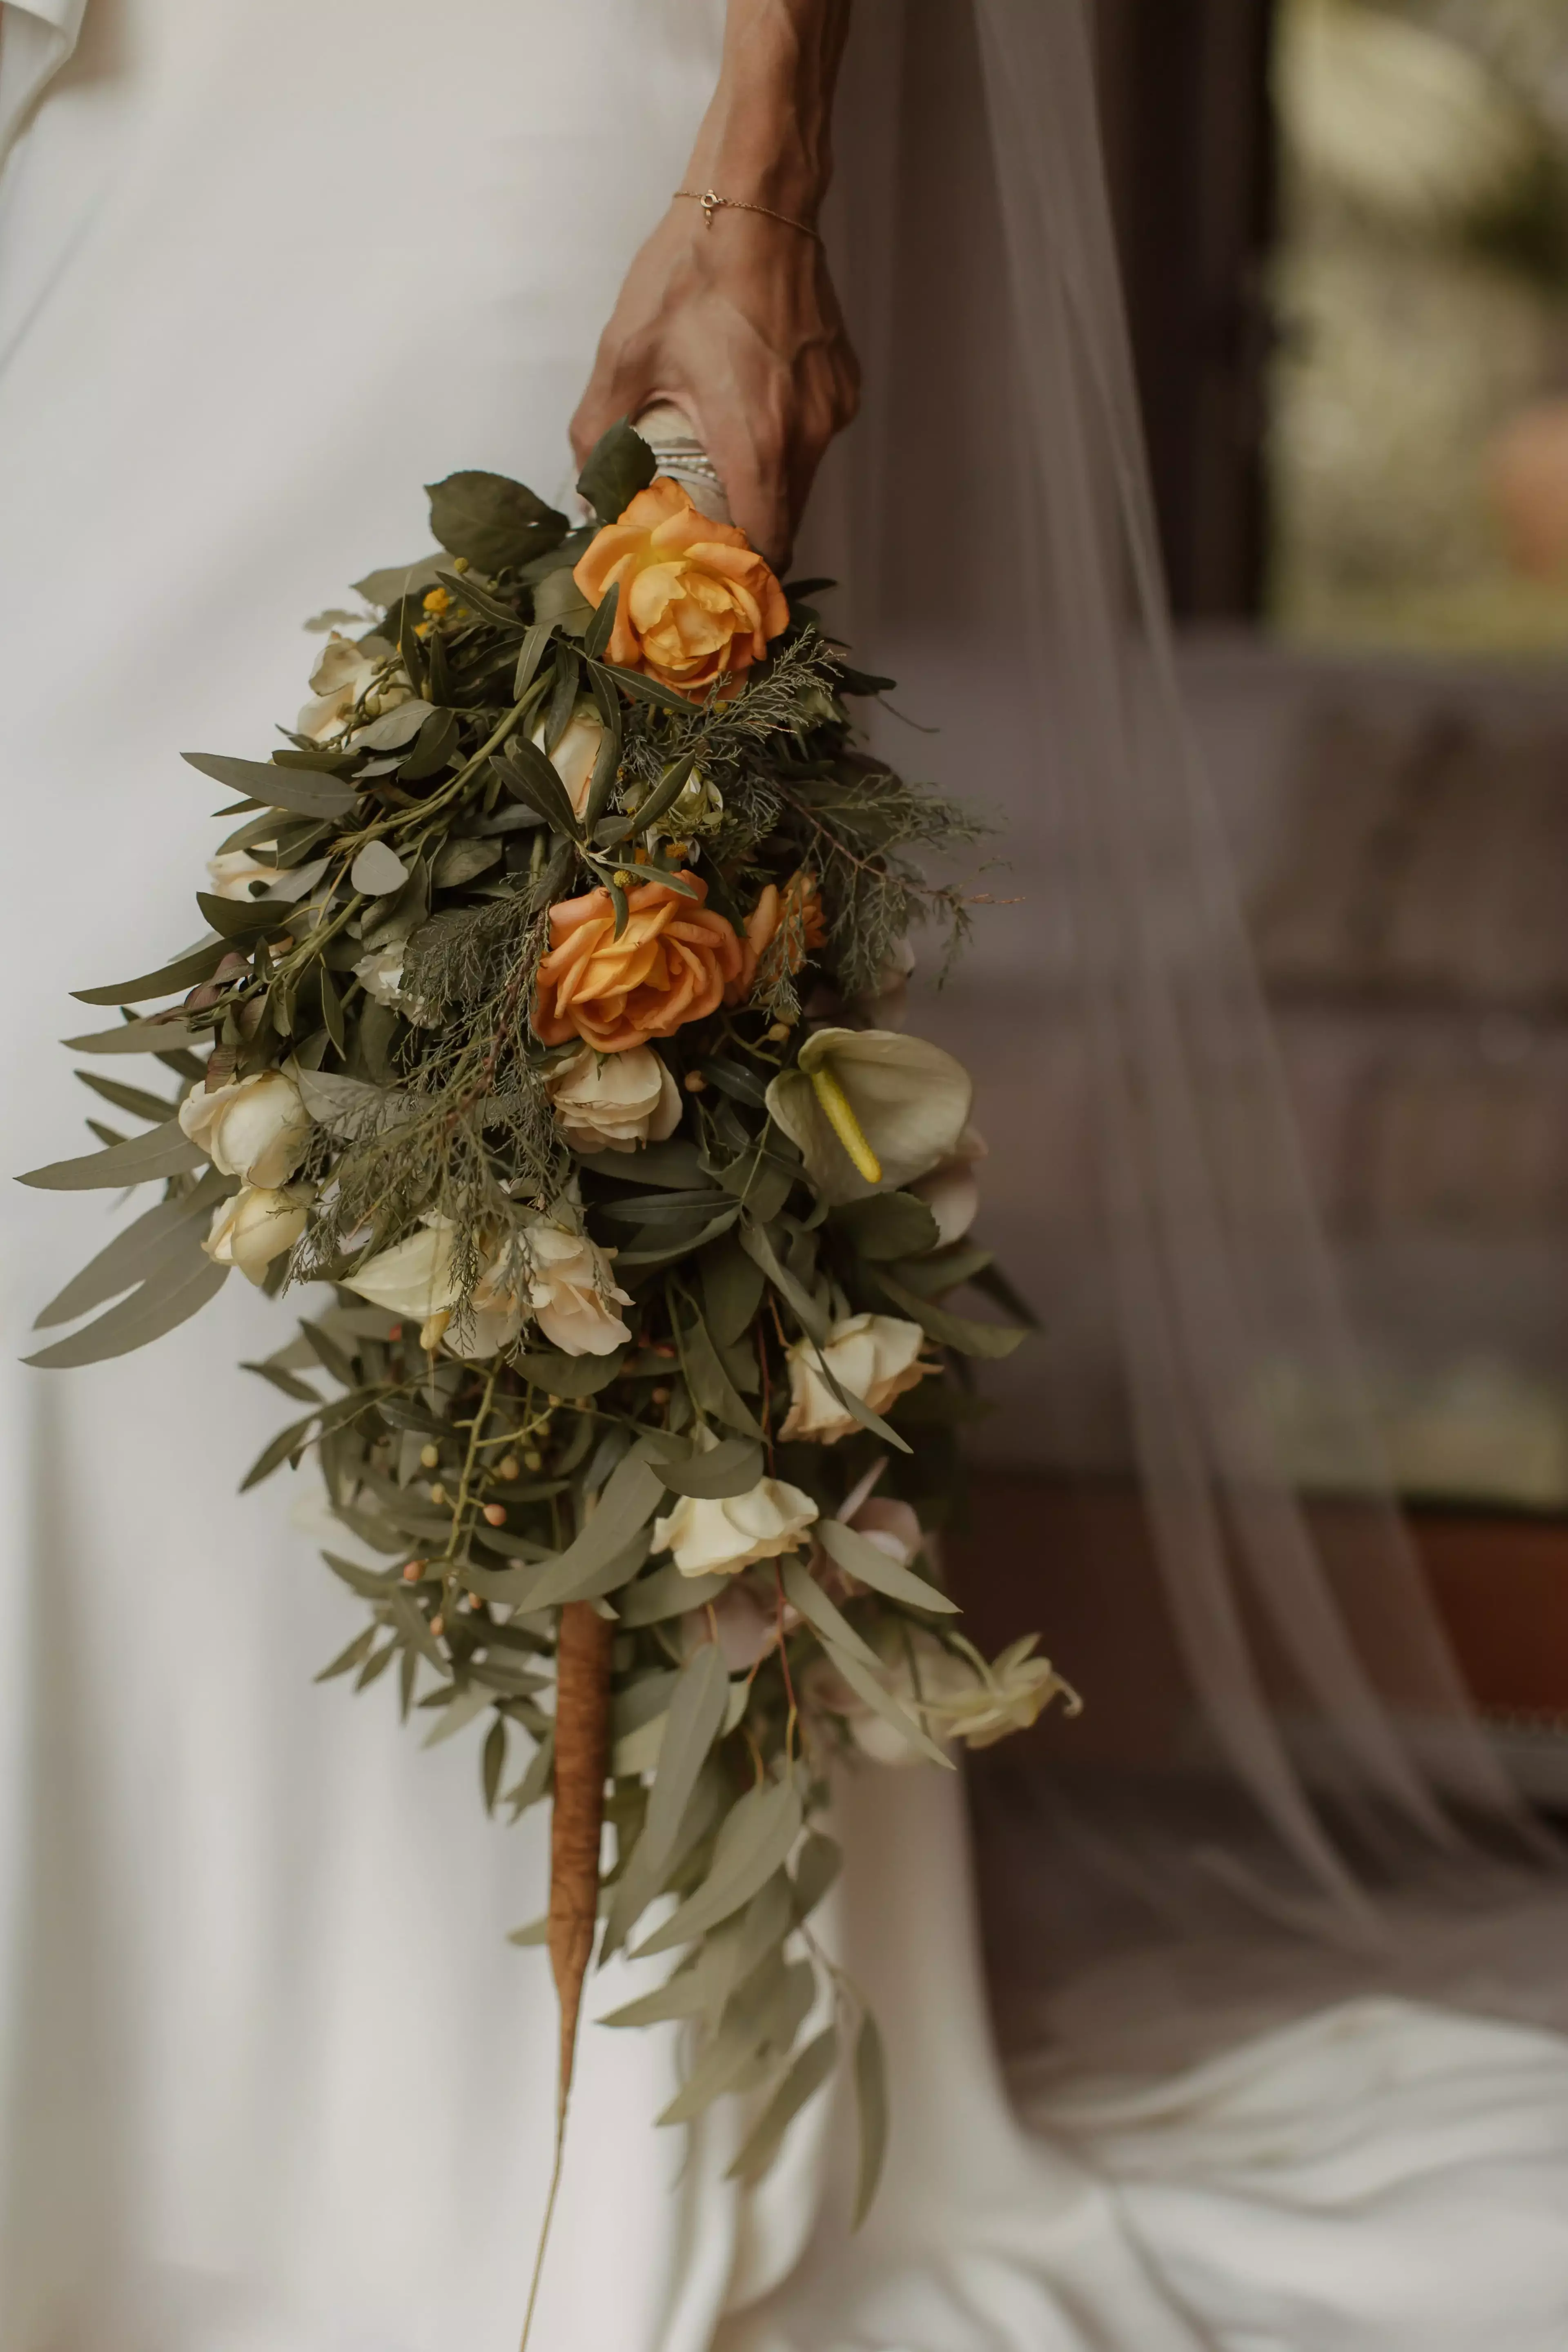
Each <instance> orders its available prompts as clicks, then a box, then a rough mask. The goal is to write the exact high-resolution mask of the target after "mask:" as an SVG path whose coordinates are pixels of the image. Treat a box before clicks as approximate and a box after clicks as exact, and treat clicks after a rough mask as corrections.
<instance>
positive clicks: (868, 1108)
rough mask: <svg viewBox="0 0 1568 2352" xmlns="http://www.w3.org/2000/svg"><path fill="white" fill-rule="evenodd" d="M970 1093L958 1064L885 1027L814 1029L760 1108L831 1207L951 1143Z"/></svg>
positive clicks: (924, 1163)
mask: <svg viewBox="0 0 1568 2352" xmlns="http://www.w3.org/2000/svg"><path fill="white" fill-rule="evenodd" d="M973 1098H974V1087H973V1083H972V1081H971V1079H970V1076H969V1073H968V1071H967V1070H966V1069H965V1068H964V1066H963V1063H962V1062H959V1061H955V1060H954V1058H953V1056H952V1055H951V1054H948V1053H944V1052H943V1050H942V1047H941V1046H940V1045H930V1044H928V1043H927V1041H926V1040H925V1038H923V1037H904V1036H900V1034H898V1033H897V1031H895V1030H892V1029H817V1030H815V1031H814V1032H813V1034H811V1035H810V1036H809V1037H808V1038H807V1039H806V1041H805V1045H803V1046H802V1047H801V1049H800V1059H799V1061H798V1062H797V1064H796V1066H795V1068H794V1069H793V1070H785V1071H784V1073H783V1074H782V1076H779V1077H776V1078H774V1080H773V1083H772V1085H771V1086H770V1087H769V1088H768V1108H769V1110H770V1111H771V1112H772V1114H773V1118H774V1119H775V1120H776V1122H777V1124H778V1125H779V1126H780V1127H782V1128H783V1129H784V1133H785V1134H786V1135H787V1136H788V1137H789V1138H790V1139H791V1140H792V1141H793V1142H795V1143H797V1144H798V1145H799V1146H800V1150H801V1155H802V1157H803V1159H804V1160H805V1167H806V1173H807V1174H808V1175H809V1177H810V1178H811V1181H812V1182H813V1184H814V1185H815V1187H816V1191H817V1192H819V1193H820V1194H821V1195H822V1197H823V1199H824V1200H825V1201H826V1202H828V1203H829V1205H830V1206H833V1205H837V1203H838V1202H843V1201H858V1200H862V1199H864V1198H865V1196H866V1195H867V1194H868V1192H886V1191H888V1190H889V1189H891V1188H893V1187H896V1186H899V1185H903V1184H907V1183H909V1182H910V1179H911V1178H913V1177H916V1176H923V1175H924V1174H925V1173H926V1172H927V1171H928V1170H929V1169H932V1168H934V1167H936V1166H937V1164H938V1162H939V1161H941V1160H946V1159H947V1158H949V1157H950V1156H951V1154H952V1152H953V1151H955V1150H957V1147H958V1139H959V1138H960V1136H961V1135H962V1134H963V1129H964V1126H965V1124H966V1122H967V1120H968V1118H969V1111H970V1106H971V1104H972V1103H973Z"/></svg>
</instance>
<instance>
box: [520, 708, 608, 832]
mask: <svg viewBox="0 0 1568 2352" xmlns="http://www.w3.org/2000/svg"><path fill="white" fill-rule="evenodd" d="M545 725H546V722H545V721H544V720H543V719H541V720H540V722H539V724H538V726H537V727H536V728H535V729H534V730H533V732H532V734H531V736H530V737H529V740H530V742H531V743H532V744H534V745H535V746H536V747H537V749H538V750H540V751H543V750H544V732H545ZM604 740H605V722H604V720H603V719H601V718H600V716H599V714H598V711H597V709H595V706H594V704H593V703H591V702H580V703H579V704H578V705H577V708H576V709H575V710H574V711H573V713H572V716H571V718H570V719H568V720H567V721H566V731H565V733H564V734H563V736H562V738H561V740H560V742H559V743H557V745H556V746H555V749H554V751H552V752H550V753H549V754H548V757H549V761H550V764H551V766H552V768H553V769H554V771H555V772H556V774H557V775H558V776H559V777H560V779H561V781H562V782H563V785H564V786H565V788H566V797H567V799H568V800H569V801H570V802H571V803H572V814H573V815H574V816H581V815H582V814H583V813H584V810H585V809H586V808H587V805H588V787H589V785H590V784H591V783H592V782H593V781H594V762H595V760H596V759H597V758H598V756H599V746H600V744H601V743H602V742H603V741H604Z"/></svg>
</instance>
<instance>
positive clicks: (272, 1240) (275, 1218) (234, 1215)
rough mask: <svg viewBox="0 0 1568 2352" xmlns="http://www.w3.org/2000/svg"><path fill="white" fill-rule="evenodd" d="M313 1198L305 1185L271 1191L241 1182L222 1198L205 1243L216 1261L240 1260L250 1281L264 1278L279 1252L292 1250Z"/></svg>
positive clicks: (241, 1269)
mask: <svg viewBox="0 0 1568 2352" xmlns="http://www.w3.org/2000/svg"><path fill="white" fill-rule="evenodd" d="M309 1207H310V1189H309V1187H308V1186H306V1185H302V1184H295V1185H290V1186H289V1188H288V1189H287V1190H285V1191H280V1192H275V1191H269V1190H268V1189H267V1188H266V1187H265V1186H262V1185H258V1184H243V1185H241V1187H240V1189H239V1191H238V1192H236V1193H234V1194H233V1195H232V1196H231V1198H230V1199H228V1200H226V1201H220V1202H218V1204H217V1207H216V1209H215V1210H214V1211H213V1221H212V1223H211V1225H210V1226H209V1227H208V1229H207V1234H206V1237H205V1240H204V1241H203V1243H202V1247H203V1249H205V1252H206V1254H207V1255H208V1257H210V1258H211V1259H212V1261H213V1263H214V1265H237V1266H238V1268H239V1270H240V1272H241V1274H243V1275H244V1276H245V1278H246V1280H247V1282H257V1283H258V1282H260V1281H261V1280H262V1279H263V1277H264V1276H265V1275H266V1272H267V1269H268V1266H269V1265H271V1263H272V1261H273V1259H274V1258H275V1257H281V1256H282V1255H283V1253H284V1251H285V1250H291V1249H292V1248H293V1246H294V1244H295V1243H296V1242H297V1241H298V1240H299V1238H300V1234H302V1233H303V1232H304V1230H305V1216H306V1212H307V1211H308V1209H309Z"/></svg>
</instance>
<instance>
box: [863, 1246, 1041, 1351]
mask: <svg viewBox="0 0 1568 2352" xmlns="http://www.w3.org/2000/svg"><path fill="white" fill-rule="evenodd" d="M877 1280H878V1283H879V1285H880V1286H881V1288H882V1290H883V1291H884V1292H885V1293H886V1295H887V1297H888V1300H889V1304H890V1305H892V1306H894V1307H899V1308H900V1309H901V1310H902V1312H903V1313H904V1314H906V1315H907V1316H908V1317H909V1318H910V1322H911V1323H918V1324H919V1325H920V1327H921V1330H922V1331H924V1332H925V1333H926V1335H927V1337H928V1338H930V1339H934V1340H935V1341H936V1343H937V1345H938V1346H939V1347H941V1348H956V1349H958V1350H959V1351H960V1353H961V1354H963V1355H965V1356H984V1357H986V1358H988V1359H989V1360H992V1361H995V1360H998V1359H999V1358H1001V1357H1003V1356H1010V1355H1011V1354H1012V1352H1013V1350H1014V1349H1015V1348H1016V1347H1018V1346H1020V1345H1021V1343H1022V1342H1023V1341H1024V1340H1025V1339H1027V1338H1028V1336H1029V1335H1028V1333H1027V1331H1020V1330H1018V1329H1016V1328H1015V1327H1014V1326H1013V1325H1011V1324H1007V1323H975V1322H973V1321H972V1320H971V1319H970V1318H969V1317H968V1316H966V1315H953V1314H951V1313H950V1312H949V1310H948V1309H947V1308H946V1307H936V1306H933V1305H932V1303H931V1300H930V1299H929V1298H922V1297H921V1295H920V1293H919V1292H918V1291H914V1290H910V1288H908V1286H906V1285H905V1284H903V1283H901V1282H899V1281H897V1280H895V1278H894V1276H892V1275H890V1274H889V1272H888V1271H887V1269H886V1267H879V1268H878V1271H877Z"/></svg>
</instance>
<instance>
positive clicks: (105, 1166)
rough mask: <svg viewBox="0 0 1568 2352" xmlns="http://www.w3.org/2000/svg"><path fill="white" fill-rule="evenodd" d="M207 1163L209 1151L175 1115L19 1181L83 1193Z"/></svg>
mask: <svg viewBox="0 0 1568 2352" xmlns="http://www.w3.org/2000/svg"><path fill="white" fill-rule="evenodd" d="M205 1162H206V1154H205V1151H203V1150H201V1148H200V1146H199V1145H197V1144H195V1143H193V1142H192V1141H191V1139H190V1138H189V1137H188V1136H187V1135H185V1134H184V1132H183V1131H182V1129H181V1127H180V1123H179V1120H178V1119H176V1118H171V1119H167V1120H165V1122H164V1124H163V1126H162V1127H155V1128H154V1129H153V1131H152V1133H151V1134H150V1135H133V1136H132V1137H131V1138H130V1139H128V1140H127V1141H126V1142H124V1143H111V1144H110V1146H109V1148H108V1150H105V1151H89V1152H88V1153H86V1154H85V1155H84V1157H83V1158H81V1159H80V1160H51V1161H50V1163H49V1165H48V1166H47V1168H33V1169H30V1170H29V1171H28V1172H27V1173H26V1175H25V1176H19V1177H18V1178H17V1179H16V1181H17V1182H18V1183H19V1184H32V1185H36V1186H37V1188H38V1189H39V1190H40V1191H42V1192H91V1191H95V1190H97V1189H99V1188H100V1187H101V1186H104V1185H110V1184H111V1185H114V1186H117V1187H118V1186H121V1185H125V1184H145V1183H147V1182H149V1181H151V1179H152V1178H153V1177H154V1176H178V1175H181V1174H183V1173H184V1171H185V1170H186V1169H188V1168H200V1167H203V1166H205Z"/></svg>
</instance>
